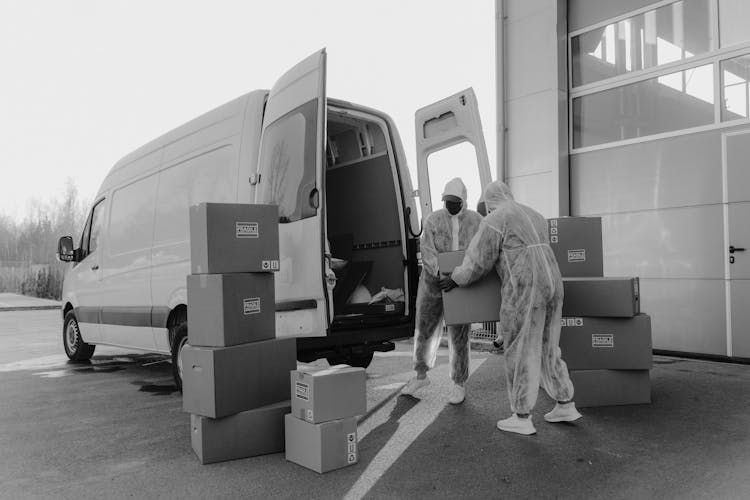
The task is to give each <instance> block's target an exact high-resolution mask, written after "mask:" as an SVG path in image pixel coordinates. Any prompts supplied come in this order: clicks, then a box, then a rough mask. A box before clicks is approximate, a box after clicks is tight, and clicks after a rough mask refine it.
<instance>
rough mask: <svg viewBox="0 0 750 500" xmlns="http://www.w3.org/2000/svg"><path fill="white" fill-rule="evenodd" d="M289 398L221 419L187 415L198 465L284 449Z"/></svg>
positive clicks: (277, 451)
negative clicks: (285, 421)
mask: <svg viewBox="0 0 750 500" xmlns="http://www.w3.org/2000/svg"><path fill="white" fill-rule="evenodd" d="M290 411H291V406H290V404H289V401H284V402H281V403H275V404H272V405H269V406H262V407H260V408H256V409H254V410H248V411H243V412H241V413H237V414H236V415H231V416H229V417H224V418H207V417H202V416H200V415H190V442H191V444H192V446H193V451H194V452H195V454H196V455H197V456H198V460H200V462H201V463H202V464H210V463H214V462H224V461H226V460H235V459H238V458H246V457H255V456H258V455H267V454H269V453H279V452H282V451H284V415H286V414H288V413H289V412H290Z"/></svg>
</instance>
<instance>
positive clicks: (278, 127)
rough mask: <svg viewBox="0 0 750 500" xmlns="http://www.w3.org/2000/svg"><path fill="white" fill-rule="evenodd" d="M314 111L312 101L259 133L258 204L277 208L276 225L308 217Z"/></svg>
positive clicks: (315, 104) (312, 212) (312, 183)
mask: <svg viewBox="0 0 750 500" xmlns="http://www.w3.org/2000/svg"><path fill="white" fill-rule="evenodd" d="M317 108H318V101H317V99H314V100H312V101H309V102H307V103H305V104H303V105H302V106H300V107H298V108H296V109H294V110H293V111H291V112H289V113H287V114H286V115H284V116H282V117H281V118H279V119H278V120H276V121H275V122H273V123H272V124H271V125H270V126H268V127H267V128H266V129H265V131H264V132H263V150H262V152H261V157H260V165H259V168H258V171H259V172H260V173H261V181H260V184H259V186H258V188H259V193H258V199H257V200H256V201H258V202H259V203H268V204H273V205H278V206H279V221H280V222H282V223H283V222H293V221H296V220H300V219H304V218H307V217H312V216H314V215H315V214H316V208H315V207H314V206H312V205H311V204H310V195H311V194H312V192H313V189H315V187H316V186H315V162H316V158H315V155H316V151H317V148H316V141H317V131H316V127H317V122H316V116H317Z"/></svg>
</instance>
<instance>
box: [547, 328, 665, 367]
mask: <svg viewBox="0 0 750 500" xmlns="http://www.w3.org/2000/svg"><path fill="white" fill-rule="evenodd" d="M560 349H561V350H562V358H563V360H564V361H565V363H566V364H567V365H568V369H569V370H597V369H618V370H648V369H650V368H651V366H652V364H653V357H652V351H651V349H652V347H651V318H650V317H649V316H647V315H646V314H639V315H638V316H633V317H632V318H581V317H578V318H562V329H561V332H560Z"/></svg>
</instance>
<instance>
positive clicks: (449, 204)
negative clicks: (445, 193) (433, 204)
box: [445, 201, 463, 215]
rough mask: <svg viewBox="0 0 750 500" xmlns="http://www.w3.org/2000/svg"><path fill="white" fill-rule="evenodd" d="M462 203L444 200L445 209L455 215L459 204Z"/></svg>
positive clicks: (458, 209)
mask: <svg viewBox="0 0 750 500" xmlns="http://www.w3.org/2000/svg"><path fill="white" fill-rule="evenodd" d="M462 205H463V204H462V203H461V202H460V201H446V202H445V209H446V210H447V211H448V213H449V214H451V215H456V214H457V213H458V212H460V211H461V206H462Z"/></svg>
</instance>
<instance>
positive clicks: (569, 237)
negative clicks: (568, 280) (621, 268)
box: [547, 217, 604, 277]
mask: <svg viewBox="0 0 750 500" xmlns="http://www.w3.org/2000/svg"><path fill="white" fill-rule="evenodd" d="M547 226H548V228H549V243H550V247H552V252H553V253H554V254H555V259H557V265H558V267H559V268H560V274H562V275H563V276H565V277H567V276H573V277H576V276H578V277H583V276H604V258H603V256H602V218H601V217H560V218H558V219H549V220H548V221H547Z"/></svg>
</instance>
